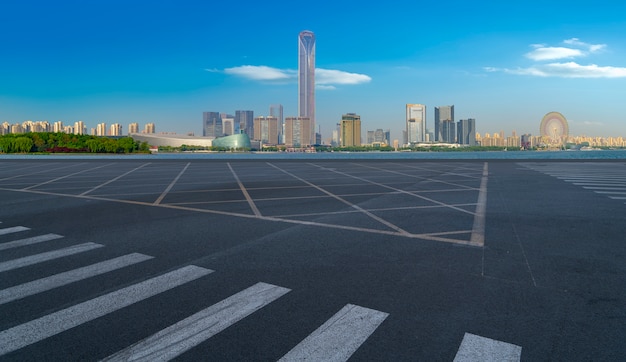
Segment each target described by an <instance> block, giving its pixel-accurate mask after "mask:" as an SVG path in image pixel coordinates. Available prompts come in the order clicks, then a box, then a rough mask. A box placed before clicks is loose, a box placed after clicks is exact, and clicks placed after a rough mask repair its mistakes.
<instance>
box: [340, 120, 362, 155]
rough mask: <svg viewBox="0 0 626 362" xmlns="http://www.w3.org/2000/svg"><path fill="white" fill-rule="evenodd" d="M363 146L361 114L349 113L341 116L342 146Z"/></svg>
mask: <svg viewBox="0 0 626 362" xmlns="http://www.w3.org/2000/svg"><path fill="white" fill-rule="evenodd" d="M352 146H361V116H359V115H358V114H356V113H348V114H344V115H343V116H341V147H352Z"/></svg>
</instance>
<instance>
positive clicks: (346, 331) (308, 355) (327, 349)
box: [279, 304, 389, 362]
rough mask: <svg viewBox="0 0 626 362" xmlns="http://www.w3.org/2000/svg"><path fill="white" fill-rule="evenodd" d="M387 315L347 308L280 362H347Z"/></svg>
mask: <svg viewBox="0 0 626 362" xmlns="http://www.w3.org/2000/svg"><path fill="white" fill-rule="evenodd" d="M388 315H389V314H388V313H384V312H379V311H377V310H374V309H369V308H363V307H359V306H357V305H353V304H348V305H346V306H345V307H343V308H342V309H341V310H340V311H339V312H337V313H336V314H335V315H334V316H332V317H331V318H330V319H329V320H328V321H326V323H324V324H323V325H322V326H320V327H319V328H318V329H316V330H315V331H314V332H313V333H311V334H310V335H309V336H308V337H306V338H305V339H304V340H303V341H302V342H300V343H299V344H298V345H297V346H295V347H294V348H293V349H292V350H291V351H289V352H288V353H287V354H286V355H284V356H283V357H282V358H281V359H280V360H279V361H281V362H288V361H347V360H348V358H350V356H352V354H353V353H354V352H355V351H356V350H357V349H358V348H359V347H360V346H361V344H363V342H365V341H366V340H367V339H368V338H369V336H370V335H371V334H372V333H374V331H375V330H376V328H378V326H379V325H380V324H381V323H382V322H383V321H384V320H385V319H386V318H387V316H388Z"/></svg>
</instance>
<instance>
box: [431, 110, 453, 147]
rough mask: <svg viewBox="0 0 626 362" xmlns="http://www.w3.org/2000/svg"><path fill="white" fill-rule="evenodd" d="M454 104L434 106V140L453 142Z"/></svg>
mask: <svg viewBox="0 0 626 362" xmlns="http://www.w3.org/2000/svg"><path fill="white" fill-rule="evenodd" d="M455 131H456V128H455V126H454V106H453V105H452V106H440V107H435V142H445V143H454V142H455V140H456V132H455Z"/></svg>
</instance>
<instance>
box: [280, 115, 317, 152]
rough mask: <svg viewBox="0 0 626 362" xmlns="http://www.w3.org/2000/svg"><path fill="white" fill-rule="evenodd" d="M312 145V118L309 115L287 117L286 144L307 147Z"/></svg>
mask: <svg viewBox="0 0 626 362" xmlns="http://www.w3.org/2000/svg"><path fill="white" fill-rule="evenodd" d="M310 145H311V120H310V119H309V117H286V118H285V146H287V147H307V146H310Z"/></svg>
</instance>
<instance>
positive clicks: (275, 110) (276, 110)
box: [270, 104, 285, 143]
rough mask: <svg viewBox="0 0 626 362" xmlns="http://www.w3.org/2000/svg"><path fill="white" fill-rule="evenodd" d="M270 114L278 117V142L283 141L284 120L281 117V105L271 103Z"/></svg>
mask: <svg viewBox="0 0 626 362" xmlns="http://www.w3.org/2000/svg"><path fill="white" fill-rule="evenodd" d="M270 116H271V117H276V119H278V143H285V137H284V134H285V121H284V119H283V105H282V104H271V105H270Z"/></svg>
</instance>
